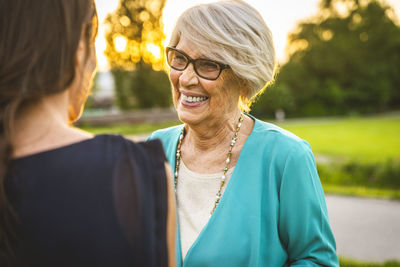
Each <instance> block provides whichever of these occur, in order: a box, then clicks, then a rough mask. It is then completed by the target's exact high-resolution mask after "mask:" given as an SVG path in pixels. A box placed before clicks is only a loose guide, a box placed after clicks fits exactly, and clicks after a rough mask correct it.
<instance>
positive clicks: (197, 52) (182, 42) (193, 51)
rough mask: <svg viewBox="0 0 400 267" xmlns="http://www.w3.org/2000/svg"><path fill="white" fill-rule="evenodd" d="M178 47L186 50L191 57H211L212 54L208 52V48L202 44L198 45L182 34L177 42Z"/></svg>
mask: <svg viewBox="0 0 400 267" xmlns="http://www.w3.org/2000/svg"><path fill="white" fill-rule="evenodd" d="M176 49H178V50H180V51H183V52H185V53H186V54H187V55H188V56H190V57H191V58H194V59H195V58H210V57H211V55H209V53H207V51H206V49H204V48H202V47H201V46H200V45H196V43H195V42H193V41H191V40H189V39H188V38H185V37H184V36H181V37H180V38H179V41H178V43H177V44H176ZM207 54H208V55H207Z"/></svg>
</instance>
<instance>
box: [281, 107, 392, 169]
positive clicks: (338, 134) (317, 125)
mask: <svg viewBox="0 0 400 267" xmlns="http://www.w3.org/2000/svg"><path fill="white" fill-rule="evenodd" d="M279 126H281V127H283V128H285V129H287V130H289V131H291V132H293V133H294V134H296V135H298V136H299V137H301V138H303V139H305V140H307V141H308V142H309V143H310V145H311V147H312V149H313V152H314V153H315V154H317V155H318V154H320V155H326V156H330V157H334V158H335V159H339V160H340V159H341V160H356V161H361V162H383V161H386V160H387V159H389V158H399V157H400V115H397V116H375V117H367V118H337V119H314V120H291V121H290V120H289V121H287V122H284V123H280V124H279Z"/></svg>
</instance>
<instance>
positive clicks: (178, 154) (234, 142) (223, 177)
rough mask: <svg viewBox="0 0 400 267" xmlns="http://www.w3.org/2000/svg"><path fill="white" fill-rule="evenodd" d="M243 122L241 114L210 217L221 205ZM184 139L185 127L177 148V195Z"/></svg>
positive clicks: (175, 180) (175, 176)
mask: <svg viewBox="0 0 400 267" xmlns="http://www.w3.org/2000/svg"><path fill="white" fill-rule="evenodd" d="M242 121H243V114H240V118H239V122H238V124H237V126H236V130H235V133H234V134H233V137H232V141H231V143H230V145H229V151H228V154H227V157H226V160H225V167H224V169H223V174H222V176H221V183H220V185H219V189H218V192H217V195H216V197H215V203H214V207H213V209H212V210H211V213H210V215H211V214H213V212H214V210H215V208H216V207H217V205H218V203H219V201H220V199H221V196H222V193H221V191H222V189H223V187H224V185H225V179H226V172H227V171H228V167H229V163H230V162H231V157H232V149H233V147H234V146H235V144H236V140H237V136H238V133H239V130H240V127H241V126H242ZM184 137H185V127H183V129H182V132H181V134H180V136H179V141H178V145H177V147H176V156H175V174H174V185H175V187H174V188H175V194H176V187H177V185H178V174H179V165H180V163H181V146H182V140H183V138H184Z"/></svg>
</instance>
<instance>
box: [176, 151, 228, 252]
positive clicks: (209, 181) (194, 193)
mask: <svg viewBox="0 0 400 267" xmlns="http://www.w3.org/2000/svg"><path fill="white" fill-rule="evenodd" d="M221 170H222V168H221ZM233 170H234V167H233V168H230V169H229V170H228V171H227V173H226V178H225V185H224V187H223V188H222V193H223V192H224V191H225V188H226V186H227V184H228V182H229V180H230V178H231V176H232V172H233ZM222 174H223V172H222V171H221V172H220V173H213V174H201V173H196V172H193V171H191V170H189V169H188V168H187V167H186V166H185V164H184V163H183V161H182V159H181V162H180V165H179V176H178V185H177V208H178V220H179V230H180V238H181V248H182V259H184V258H185V256H186V253H187V252H188V250H189V248H190V247H191V246H192V244H193V242H194V241H195V240H196V238H197V236H198V235H199V234H200V232H201V230H202V229H203V228H204V226H205V225H206V224H207V222H208V220H209V218H210V212H211V210H212V209H213V207H214V203H215V198H216V195H217V192H218V189H219V186H220V184H221V176H222Z"/></svg>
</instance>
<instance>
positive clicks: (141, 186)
mask: <svg viewBox="0 0 400 267" xmlns="http://www.w3.org/2000/svg"><path fill="white" fill-rule="evenodd" d="M164 160H165V156H164V152H163V149H162V145H161V142H160V141H158V140H156V141H150V142H146V143H134V142H132V141H130V140H127V139H125V138H123V137H122V136H116V135H98V136H96V137H94V138H93V139H89V140H85V141H81V142H78V143H74V144H71V145H68V146H64V147H61V148H57V149H53V150H49V151H45V152H41V153H37V154H34V155H30V156H26V157H22V158H18V159H16V160H14V162H13V164H12V166H11V168H10V171H9V174H8V175H7V184H6V188H7V195H8V197H9V199H10V200H11V204H12V206H13V208H14V210H15V211H16V214H17V217H18V221H19V224H18V226H19V228H18V232H20V233H21V236H20V242H19V247H18V249H17V256H18V259H19V260H22V262H23V263H22V264H21V266H41V267H46V266H49V267H50V266H51V267H54V266H58V267H61V266H68V267H72V266H73V267H79V266H85V267H89V266H96V267H101V266H113V267H114V266H115V267H123V266H167V257H168V256H167V245H166V243H167V241H166V218H167V184H166V175H165V167H164Z"/></svg>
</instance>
